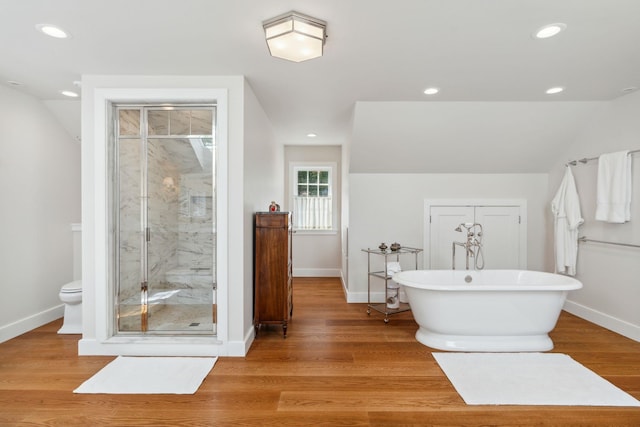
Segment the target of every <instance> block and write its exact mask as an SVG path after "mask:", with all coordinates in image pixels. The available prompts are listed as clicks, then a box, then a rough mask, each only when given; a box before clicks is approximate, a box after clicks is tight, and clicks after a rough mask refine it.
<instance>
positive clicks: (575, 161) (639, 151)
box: [566, 150, 640, 166]
mask: <svg viewBox="0 0 640 427" xmlns="http://www.w3.org/2000/svg"><path fill="white" fill-rule="evenodd" d="M634 153H640V150H632V151H629V154H634ZM598 158H599V157H585V158H582V159H580V160H571V161H570V162H567V164H566V165H567V166H569V165H571V166H575V165H577V164H578V162H580V163H582V164H586V163H587V162H589V161H591V160H598Z"/></svg>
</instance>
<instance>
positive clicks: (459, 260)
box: [426, 206, 474, 270]
mask: <svg viewBox="0 0 640 427" xmlns="http://www.w3.org/2000/svg"><path fill="white" fill-rule="evenodd" d="M429 216H430V224H426V225H427V226H428V227H429V228H430V236H431V237H430V242H429V256H430V268H431V269H432V270H450V269H451V267H452V247H451V246H452V243H453V242H454V241H456V242H464V241H465V239H466V237H467V235H466V233H464V232H462V233H461V232H458V231H455V228H456V227H457V226H458V225H460V224H461V223H464V222H474V207H473V206H432V207H431V212H430V215H429ZM464 268H465V252H464V249H463V248H461V247H460V246H458V247H457V248H456V270H458V269H462V270H464Z"/></svg>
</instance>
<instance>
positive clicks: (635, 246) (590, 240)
mask: <svg viewBox="0 0 640 427" xmlns="http://www.w3.org/2000/svg"><path fill="white" fill-rule="evenodd" d="M578 242H580V243H582V242H595V243H604V244H606V245H616V246H627V247H630V248H640V245H634V244H631V243H618V242H607V241H605V240H594V239H587V238H586V237H585V236H582V237H579V238H578Z"/></svg>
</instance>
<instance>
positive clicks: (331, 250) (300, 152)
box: [280, 145, 342, 277]
mask: <svg viewBox="0 0 640 427" xmlns="http://www.w3.org/2000/svg"><path fill="white" fill-rule="evenodd" d="M284 158H285V178H284V181H283V182H284V187H285V196H284V200H283V201H282V202H281V203H280V204H281V205H282V206H283V207H285V209H287V210H291V206H290V204H291V192H292V188H291V182H290V181H289V179H290V177H289V169H290V168H289V164H290V162H330V163H335V164H336V169H335V171H334V173H335V174H336V177H335V178H336V179H335V188H334V193H333V194H334V197H337V206H336V212H337V215H336V218H337V221H338V223H337V224H336V225H335V227H336V230H337V231H336V232H335V233H332V234H324V233H323V234H319V233H315V234H314V233H304V232H297V233H295V234H294V235H293V275H294V276H295V277H340V270H341V257H340V252H341V249H340V231H339V230H340V229H341V225H340V212H341V209H342V200H341V199H342V197H341V196H342V190H341V188H342V179H341V176H342V165H341V162H342V154H341V147H340V146H336V145H317V146H300V145H296V146H291V145H289V146H285V149H284Z"/></svg>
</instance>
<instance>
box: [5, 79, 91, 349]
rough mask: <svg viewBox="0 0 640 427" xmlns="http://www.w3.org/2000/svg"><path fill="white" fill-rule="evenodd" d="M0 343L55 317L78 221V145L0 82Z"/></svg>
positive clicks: (69, 273) (43, 111)
mask: <svg viewBox="0 0 640 427" xmlns="http://www.w3.org/2000/svg"><path fill="white" fill-rule="evenodd" d="M0 194H1V195H2V199H3V202H2V209H0V236H2V237H1V238H0V271H2V280H1V281H0V293H1V294H2V298H0V342H2V341H5V340H7V339H10V338H13V337H15V336H17V335H20V334H22V333H24V332H26V331H28V330H30V329H33V328H35V327H38V326H40V325H42V324H45V323H47V322H49V321H51V320H53V319H56V318H58V317H60V316H62V313H63V310H62V306H61V302H60V299H59V298H58V293H59V292H60V287H61V286H62V285H63V284H64V283H66V282H69V281H71V280H72V279H73V240H72V239H73V236H72V231H71V223H73V222H79V220H80V145H79V144H78V143H77V142H76V141H74V140H73V138H72V137H71V136H70V135H69V134H68V133H67V132H65V130H64V129H63V127H62V126H61V125H60V124H59V123H58V122H57V121H56V119H55V118H54V116H53V115H52V114H51V113H50V111H49V110H48V109H47V108H46V107H45V106H44V105H43V104H42V103H41V102H40V101H38V100H36V99H35V98H33V97H31V96H29V95H25V94H22V93H20V92H18V91H16V90H14V89H11V88H8V87H5V86H2V85H0Z"/></svg>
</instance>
